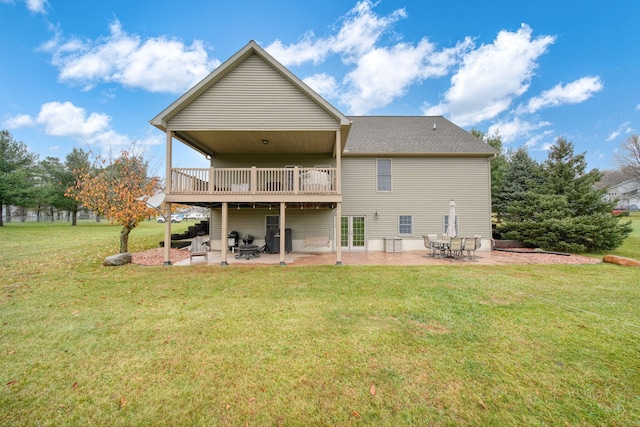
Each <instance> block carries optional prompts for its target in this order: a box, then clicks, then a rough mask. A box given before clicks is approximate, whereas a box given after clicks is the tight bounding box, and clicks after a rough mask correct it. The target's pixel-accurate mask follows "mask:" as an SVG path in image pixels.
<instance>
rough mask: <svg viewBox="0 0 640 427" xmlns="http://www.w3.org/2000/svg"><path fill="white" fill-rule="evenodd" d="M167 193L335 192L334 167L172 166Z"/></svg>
mask: <svg viewBox="0 0 640 427" xmlns="http://www.w3.org/2000/svg"><path fill="white" fill-rule="evenodd" d="M170 188H171V190H170V192H171V194H337V189H336V168H303V167H290V168H257V167H251V168H206V169H202V168H173V169H172V170H171V187H170Z"/></svg>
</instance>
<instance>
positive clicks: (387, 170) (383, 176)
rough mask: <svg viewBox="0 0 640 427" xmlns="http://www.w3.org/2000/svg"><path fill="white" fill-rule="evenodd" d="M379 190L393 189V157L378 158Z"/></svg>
mask: <svg viewBox="0 0 640 427" xmlns="http://www.w3.org/2000/svg"><path fill="white" fill-rule="evenodd" d="M376 168H377V174H376V175H377V179H378V187H377V188H378V191H391V159H377V160H376Z"/></svg>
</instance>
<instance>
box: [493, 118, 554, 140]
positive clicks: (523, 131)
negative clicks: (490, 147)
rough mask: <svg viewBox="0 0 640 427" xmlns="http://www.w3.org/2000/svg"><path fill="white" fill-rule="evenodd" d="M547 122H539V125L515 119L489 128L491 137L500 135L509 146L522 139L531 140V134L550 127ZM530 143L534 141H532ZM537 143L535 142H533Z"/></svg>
mask: <svg viewBox="0 0 640 427" xmlns="http://www.w3.org/2000/svg"><path fill="white" fill-rule="evenodd" d="M550 125H551V123H550V122H547V121H539V122H537V123H534V122H530V121H527V120H523V119H521V118H519V117H515V118H514V119H513V120H511V121H507V122H504V121H500V122H498V123H494V124H493V125H491V126H490V127H489V131H488V134H489V135H499V136H500V139H501V140H502V142H503V143H504V144H509V143H511V142H514V141H516V140H518V139H521V138H531V133H532V132H535V131H538V130H540V129H542V128H544V127H547V126H550ZM530 141H532V140H531V139H530ZM532 142H535V141H532Z"/></svg>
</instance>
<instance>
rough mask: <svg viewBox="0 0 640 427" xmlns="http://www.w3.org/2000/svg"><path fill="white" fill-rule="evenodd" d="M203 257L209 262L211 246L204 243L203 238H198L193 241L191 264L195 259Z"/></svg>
mask: <svg viewBox="0 0 640 427" xmlns="http://www.w3.org/2000/svg"><path fill="white" fill-rule="evenodd" d="M196 256H203V257H204V259H205V260H206V261H209V245H208V243H207V242H205V241H204V237H203V236H196V237H194V238H193V240H192V241H191V257H190V258H189V262H191V261H193V257H196Z"/></svg>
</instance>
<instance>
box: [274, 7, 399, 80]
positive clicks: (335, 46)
mask: <svg viewBox="0 0 640 427" xmlns="http://www.w3.org/2000/svg"><path fill="white" fill-rule="evenodd" d="M374 6H375V4H373V3H372V2H371V1H369V0H363V1H360V2H358V3H357V4H356V6H355V7H354V8H353V9H351V10H350V11H349V12H348V13H347V14H346V16H345V18H344V22H343V23H342V26H341V27H340V29H339V30H338V32H337V34H335V35H334V36H330V37H326V38H322V37H320V38H316V37H315V35H314V33H313V32H307V33H306V34H304V36H303V37H302V38H301V39H300V41H299V42H297V43H294V44H290V45H284V44H283V43H282V42H281V41H280V40H276V41H274V42H273V43H271V44H270V45H268V46H267V47H266V48H265V50H266V51H267V52H269V53H270V54H271V55H273V57H274V58H276V59H277V60H278V61H279V62H281V63H282V64H283V65H284V66H286V67H288V66H292V65H299V64H302V63H305V62H313V63H314V64H319V63H321V62H323V61H324V60H325V59H326V58H327V56H329V55H330V54H339V55H342V56H343V61H344V62H346V63H353V62H356V61H357V59H358V58H359V57H361V56H362V55H364V54H365V53H367V52H369V51H370V50H371V49H373V48H374V46H375V45H376V42H377V41H378V40H379V39H380V38H381V37H382V35H383V34H384V33H385V32H386V31H387V30H388V29H389V28H390V27H391V25H393V24H394V23H395V22H397V21H398V20H399V19H401V18H405V17H406V16H407V13H406V11H405V10H404V9H397V10H395V11H394V12H392V13H391V14H389V15H388V16H386V17H380V16H377V15H376V14H375V13H373V11H372V8H373V7H374Z"/></svg>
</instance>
